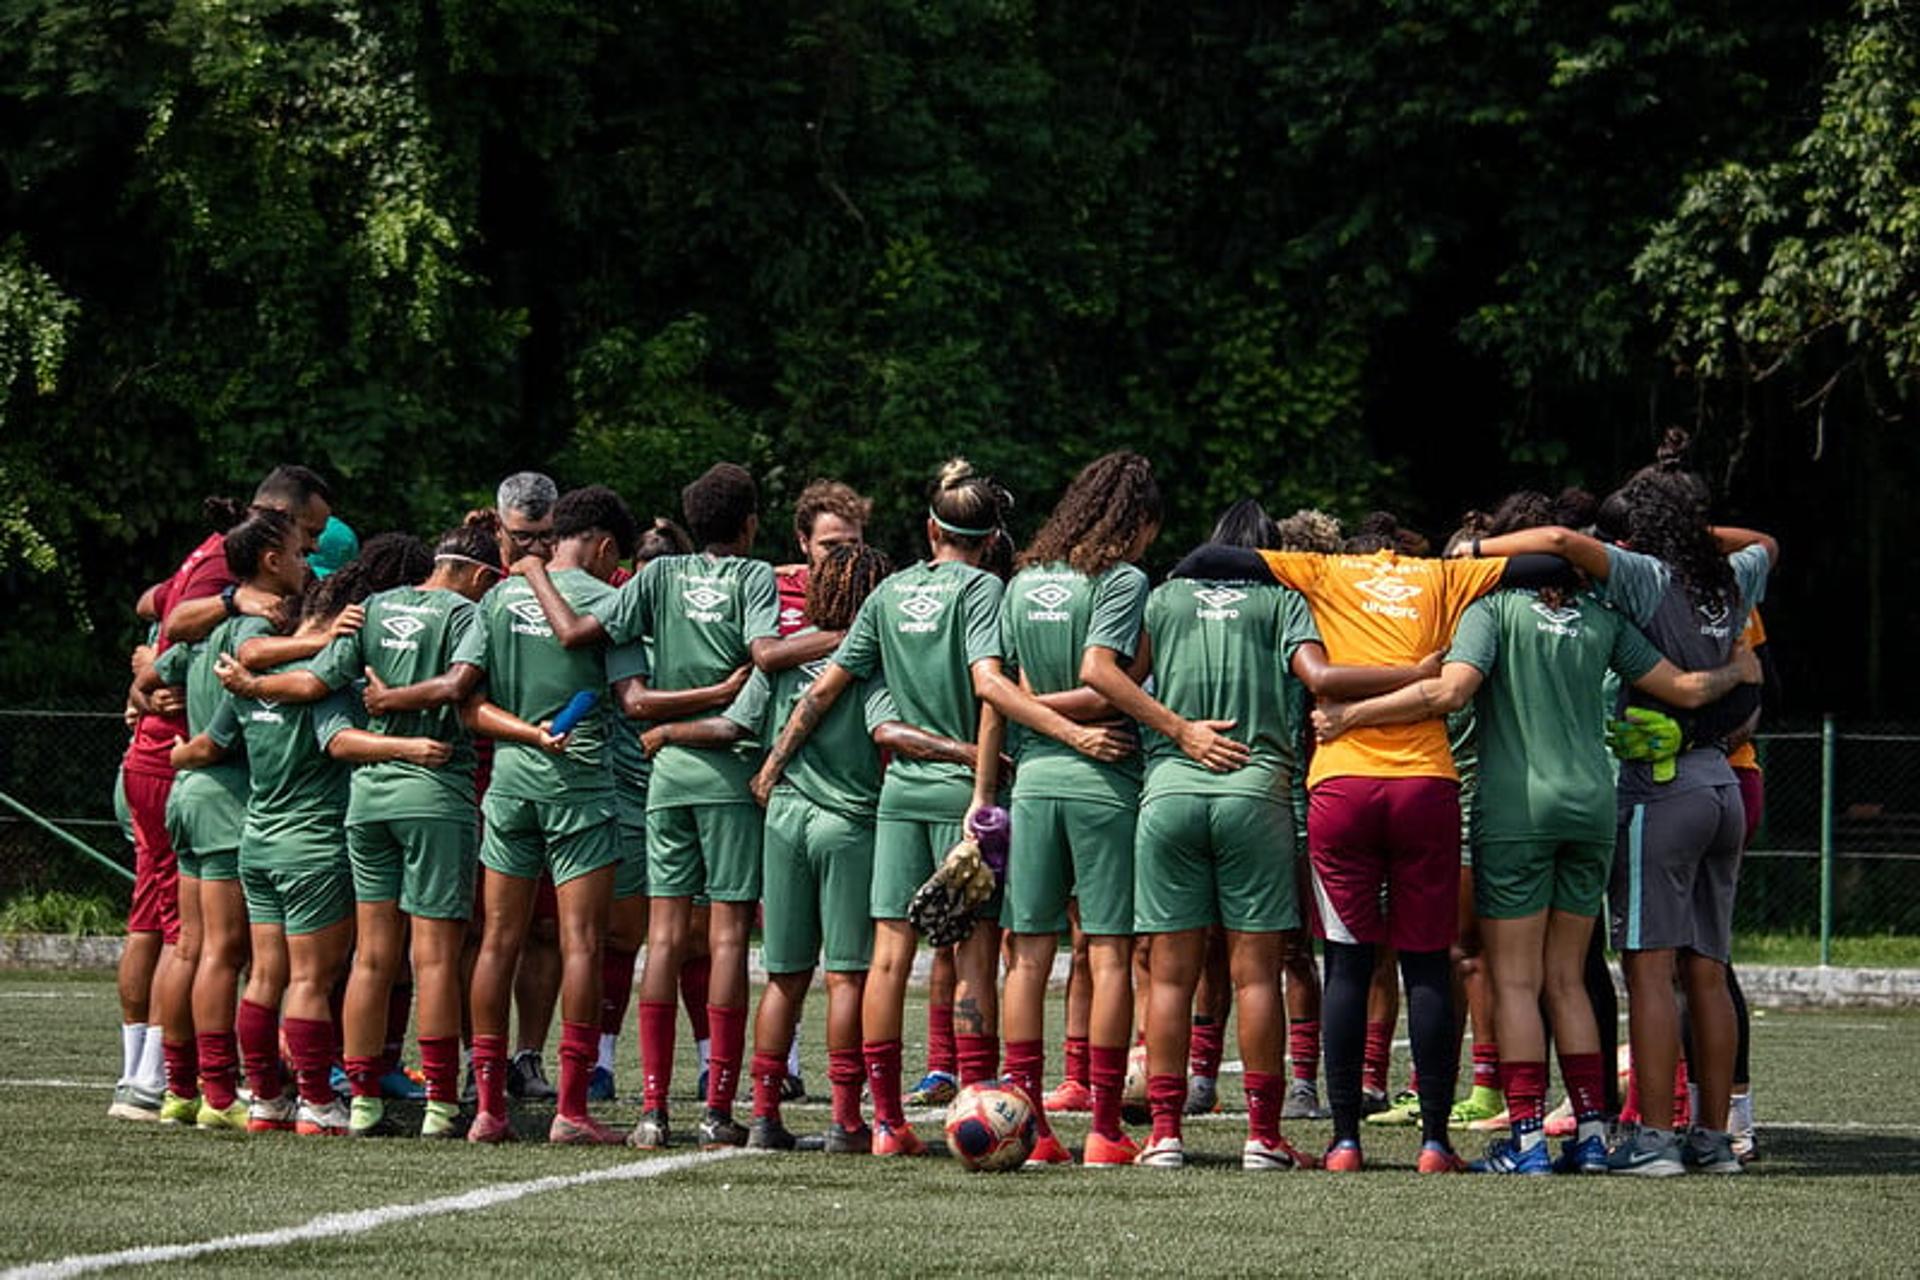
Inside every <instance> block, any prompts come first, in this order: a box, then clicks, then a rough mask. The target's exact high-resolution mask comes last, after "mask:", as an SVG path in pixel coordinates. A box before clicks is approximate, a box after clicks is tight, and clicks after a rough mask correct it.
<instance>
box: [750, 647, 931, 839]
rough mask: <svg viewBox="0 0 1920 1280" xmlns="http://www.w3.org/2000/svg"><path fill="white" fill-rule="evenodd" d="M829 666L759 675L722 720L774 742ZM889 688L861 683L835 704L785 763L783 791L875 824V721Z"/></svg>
mask: <svg viewBox="0 0 1920 1280" xmlns="http://www.w3.org/2000/svg"><path fill="white" fill-rule="evenodd" d="M812 630H813V628H811V627H809V628H806V629H804V630H802V631H799V632H796V633H795V634H797V635H806V634H808V633H810V632H811V631H812ZM830 665H832V661H831V659H828V658H819V659H816V660H815V661H813V662H806V663H802V664H801V665H799V666H797V667H791V668H789V669H787V670H785V671H778V672H775V673H774V674H773V675H772V676H769V675H767V673H766V672H764V671H756V672H754V673H753V675H752V676H750V677H749V678H748V680H747V683H746V687H745V688H743V689H741V690H740V694H739V696H738V697H736V698H735V699H734V700H733V704H732V705H731V706H729V707H728V708H727V709H726V711H725V712H724V713H723V714H724V715H725V716H726V718H727V719H728V720H731V721H733V723H735V724H737V725H739V726H740V727H741V728H743V729H745V730H746V731H747V733H748V735H749V736H751V737H754V738H757V739H759V740H760V741H762V742H772V741H773V740H774V739H775V738H777V737H779V735H780V730H781V728H782V727H783V726H784V725H785V724H786V723H787V719H788V717H789V716H791V715H792V714H793V708H794V705H795V704H796V703H798V702H799V701H800V699H801V697H802V696H804V695H805V693H806V691H807V690H808V689H810V688H812V687H813V682H814V681H815V680H818V679H819V678H820V676H821V675H822V673H824V672H825V671H826V669H827V668H828V667H829V666H830ZM886 687H887V686H886V682H885V681H884V680H882V679H881V678H879V677H878V676H875V677H872V678H870V679H866V680H856V681H855V682H854V683H853V684H852V685H851V686H850V687H849V688H848V689H847V690H846V691H845V692H844V693H842V694H841V696H840V697H839V698H837V699H835V700H834V704H833V706H832V708H830V709H829V710H828V712H827V714H826V715H825V716H824V717H823V718H822V719H821V721H820V723H819V724H817V725H815V726H814V729H813V732H812V733H811V734H809V735H808V736H807V740H806V741H805V742H804V743H802V744H801V746H800V750H799V751H797V752H795V753H794V757H793V759H792V760H790V761H789V762H788V763H787V767H786V769H785V770H784V771H783V772H782V773H781V775H780V786H781V787H783V788H791V789H792V790H794V791H796V792H798V793H799V794H800V795H802V796H804V797H805V798H806V799H807V800H808V801H809V802H810V803H812V804H815V805H817V806H819V807H820V808H822V809H828V810H831V811H832V812H834V813H838V814H842V815H844V816H847V817H851V818H859V819H861V820H863V821H868V820H871V819H872V818H873V815H874V812H875V810H876V809H877V808H878V807H879V803H880V751H879V749H878V748H877V747H875V746H874V745H873V729H874V726H876V725H877V724H882V723H885V720H876V719H875V718H874V717H875V716H876V715H885V712H884V710H883V709H882V702H883V698H884V695H885V693H886ZM886 718H888V719H892V718H895V717H891V716H887V717H886Z"/></svg>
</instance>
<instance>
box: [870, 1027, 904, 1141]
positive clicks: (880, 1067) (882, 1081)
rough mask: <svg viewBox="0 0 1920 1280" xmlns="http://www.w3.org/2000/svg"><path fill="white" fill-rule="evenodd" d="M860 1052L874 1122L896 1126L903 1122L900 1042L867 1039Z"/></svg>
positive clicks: (893, 1127)
mask: <svg viewBox="0 0 1920 1280" xmlns="http://www.w3.org/2000/svg"><path fill="white" fill-rule="evenodd" d="M861 1054H862V1056H864V1057H865V1059H866V1063H867V1087H868V1088H869V1089H871V1090H872V1091H873V1119H874V1122H875V1123H876V1124H882V1125H885V1126H886V1127H887V1128H889V1129H898V1128H900V1127H901V1126H902V1125H904V1124H906V1122H907V1110H906V1107H905V1106H904V1105H903V1104H902V1103H901V1101H900V1042H899V1041H898V1040H869V1041H867V1042H866V1044H864V1045H862V1046H861Z"/></svg>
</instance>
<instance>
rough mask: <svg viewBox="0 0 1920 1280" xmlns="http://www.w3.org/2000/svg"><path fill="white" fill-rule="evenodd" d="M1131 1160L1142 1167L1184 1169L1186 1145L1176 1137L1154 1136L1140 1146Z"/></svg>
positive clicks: (1185, 1164)
mask: <svg viewBox="0 0 1920 1280" xmlns="http://www.w3.org/2000/svg"><path fill="white" fill-rule="evenodd" d="M1133 1162H1134V1163H1135V1164H1137V1165H1139V1166H1140V1167H1141V1168H1142V1169H1184V1168H1186V1167H1187V1147H1186V1144H1185V1143H1183V1142H1181V1141H1180V1139H1178V1138H1155V1139H1153V1140H1152V1141H1151V1142H1149V1143H1147V1145H1146V1146H1144V1147H1142V1148H1140V1154H1139V1155H1137V1156H1135V1157H1134V1158H1133Z"/></svg>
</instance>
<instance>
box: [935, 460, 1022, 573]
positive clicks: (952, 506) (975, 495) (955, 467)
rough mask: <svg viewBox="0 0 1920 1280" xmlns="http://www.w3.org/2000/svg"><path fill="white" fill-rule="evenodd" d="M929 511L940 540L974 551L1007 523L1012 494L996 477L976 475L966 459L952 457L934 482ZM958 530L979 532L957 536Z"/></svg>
mask: <svg viewBox="0 0 1920 1280" xmlns="http://www.w3.org/2000/svg"><path fill="white" fill-rule="evenodd" d="M927 509H928V510H929V511H931V512H932V513H933V518H934V522H935V524H936V525H938V526H939V530H940V533H939V537H938V539H937V540H938V541H940V542H945V543H948V544H949V545H951V546H955V547H958V548H960V549H961V550H962V551H974V550H978V549H979V548H981V547H983V546H985V545H987V543H988V541H989V540H990V539H991V538H992V537H993V535H994V534H995V533H997V532H999V529H1000V526H1001V525H1003V524H1005V523H1006V519H1007V513H1008V512H1010V511H1012V510H1013V494H1011V493H1009V492H1008V491H1007V487H1006V486H1005V485H1003V484H1001V483H1000V482H999V481H998V480H995V479H994V478H993V477H991V476H983V475H981V474H979V473H978V472H976V471H975V470H974V469H973V464H972V463H971V462H968V461H967V460H966V459H965V458H952V459H949V460H948V461H947V463H946V464H945V465H944V466H942V467H941V468H940V474H939V475H938V476H937V477H936V478H935V479H934V482H933V489H932V491H931V492H930V493H929V494H928V495H927ZM955 529H977V530H980V532H978V533H956V532H954V530H955Z"/></svg>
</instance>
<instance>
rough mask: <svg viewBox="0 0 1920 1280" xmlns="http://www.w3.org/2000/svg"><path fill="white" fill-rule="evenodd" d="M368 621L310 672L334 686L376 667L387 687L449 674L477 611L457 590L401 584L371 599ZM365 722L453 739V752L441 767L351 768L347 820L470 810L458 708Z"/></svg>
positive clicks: (470, 764) (389, 763)
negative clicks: (429, 589) (349, 801)
mask: <svg viewBox="0 0 1920 1280" xmlns="http://www.w3.org/2000/svg"><path fill="white" fill-rule="evenodd" d="M365 607H366V611H367V620H366V624H365V625H364V626H362V627H361V628H360V630H358V631H356V632H355V633H354V634H352V635H350V636H341V637H340V638H339V639H338V640H335V641H334V642H333V643H332V644H330V645H328V646H327V647H326V648H325V649H323V650H321V651H320V655H319V656H318V657H317V658H315V659H314V661H313V673H314V674H315V675H317V676H319V677H320V679H321V681H322V682H324V683H325V684H326V686H327V687H328V688H329V689H342V688H345V687H346V686H348V685H351V684H354V683H355V682H357V681H358V680H359V679H360V678H361V672H362V671H364V670H366V669H367V668H369V667H371V668H372V669H373V673H374V674H375V675H377V676H379V677H380V681H381V683H382V684H385V685H387V686H388V687H390V688H399V687H400V686H401V685H408V684H418V683H419V682H420V681H422V680H431V679H433V678H434V677H435V676H438V675H441V674H442V673H444V672H445V671H446V670H447V668H448V667H450V666H452V665H453V662H454V658H455V655H457V654H458V653H459V652H460V651H461V649H462V648H463V647H467V648H469V649H470V648H471V641H470V637H471V635H472V633H473V630H474V627H475V620H476V618H477V616H478V614H477V612H476V610H475V609H474V606H473V602H472V601H470V600H468V599H467V598H466V597H465V596H462V595H460V594H459V593H458V592H455V591H438V590H435V591H427V590H424V589H422V588H420V587H396V588H394V589H393V590H391V591H382V592H380V593H379V594H377V595H372V596H369V597H367V601H366V606H365ZM367 727H368V728H369V729H371V730H373V732H375V733H379V734H384V735H386V736H387V737H390V738H432V739H434V740H435V741H438V742H445V743H449V744H451V745H452V747H453V757H452V758H451V759H450V760H448V761H447V763H446V764H444V765H442V766H441V767H440V768H438V769H429V768H426V767H424V766H422V765H417V764H408V763H407V762H405V761H403V760H386V761H382V762H381V763H379V764H369V765H362V766H361V767H359V768H358V769H355V770H354V771H353V803H352V805H351V806H350V808H349V811H348V814H347V820H348V821H349V822H379V821H384V820H386V819H389V818H441V817H459V816H462V815H467V814H471V813H472V812H473V810H474V806H475V799H474V789H473V770H474V754H473V740H472V739H471V738H470V737H469V736H468V735H467V730H466V727H465V726H464V725H462V724H461V723H460V711H459V708H457V707H453V706H445V707H434V708H432V709H431V710H427V711H403V712H398V713H395V714H392V715H385V716H374V717H372V718H371V719H370V722H369V723H368V725H367Z"/></svg>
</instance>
